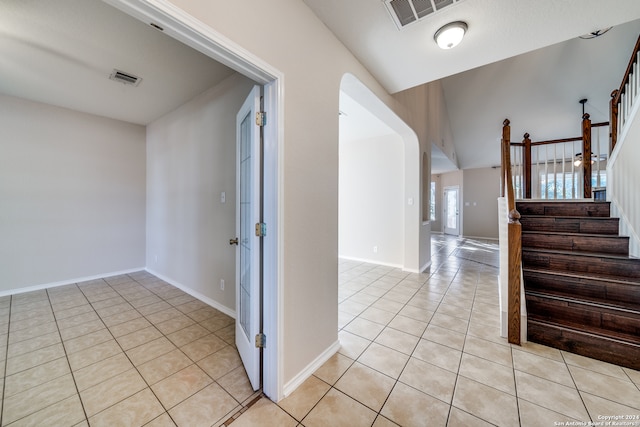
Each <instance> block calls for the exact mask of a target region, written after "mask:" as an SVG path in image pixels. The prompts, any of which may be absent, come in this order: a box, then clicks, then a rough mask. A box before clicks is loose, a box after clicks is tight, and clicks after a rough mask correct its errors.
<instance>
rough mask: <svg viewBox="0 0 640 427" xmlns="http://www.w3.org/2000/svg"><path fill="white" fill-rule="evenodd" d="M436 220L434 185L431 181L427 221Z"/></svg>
mask: <svg viewBox="0 0 640 427" xmlns="http://www.w3.org/2000/svg"><path fill="white" fill-rule="evenodd" d="M435 220H436V183H435V182H433V181H431V191H430V192H429V221H435Z"/></svg>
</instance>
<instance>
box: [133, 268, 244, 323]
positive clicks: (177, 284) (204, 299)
mask: <svg viewBox="0 0 640 427" xmlns="http://www.w3.org/2000/svg"><path fill="white" fill-rule="evenodd" d="M144 270H146V271H147V272H149V273H150V274H153V275H154V276H156V277H157V278H158V279H162V280H164V281H165V282H167V283H169V284H170V285H172V286H175V287H176V288H178V289H180V290H181V291H184V292H186V293H188V294H189V295H191V296H192V297H194V298H197V299H199V300H200V301H202V302H204V303H206V304H208V305H210V306H211V307H213V308H215V309H216V310H218V311H221V312H223V313H224V314H226V315H227V316H229V317H232V318H234V319H235V318H236V311H235V310H231V309H230V308H229V307H227V306H225V305H222V304H220V303H219V302H218V301H216V300H214V299H211V298H209V297H208V296H206V295H203V294H201V293H200V292H198V291H194V290H193V289H191V288H189V287H187V286H185V285H183V284H182V283H180V282H177V281H175V280H173V279H171V278H170V277H166V276H163V275H162V274H160V273H158V272H157V271H153V270H152V269H150V268H145V269H144Z"/></svg>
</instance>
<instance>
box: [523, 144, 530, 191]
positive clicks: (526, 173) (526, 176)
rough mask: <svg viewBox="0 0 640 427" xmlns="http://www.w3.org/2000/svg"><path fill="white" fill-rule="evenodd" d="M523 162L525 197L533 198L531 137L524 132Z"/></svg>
mask: <svg viewBox="0 0 640 427" xmlns="http://www.w3.org/2000/svg"><path fill="white" fill-rule="evenodd" d="M522 144H523V150H522V164H523V165H524V198H525V199H530V198H531V139H529V134H528V133H525V134H524V139H523V140H522Z"/></svg>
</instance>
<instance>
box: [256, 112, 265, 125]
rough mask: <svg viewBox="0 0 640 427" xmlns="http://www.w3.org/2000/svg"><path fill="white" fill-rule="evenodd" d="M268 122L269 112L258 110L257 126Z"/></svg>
mask: <svg viewBox="0 0 640 427" xmlns="http://www.w3.org/2000/svg"><path fill="white" fill-rule="evenodd" d="M266 124H267V113H266V112H264V111H258V112H257V113H256V126H266Z"/></svg>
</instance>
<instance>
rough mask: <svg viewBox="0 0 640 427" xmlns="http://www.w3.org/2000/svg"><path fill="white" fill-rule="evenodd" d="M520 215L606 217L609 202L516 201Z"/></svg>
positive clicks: (609, 213) (608, 211) (609, 209)
mask: <svg viewBox="0 0 640 427" xmlns="http://www.w3.org/2000/svg"><path fill="white" fill-rule="evenodd" d="M516 209H517V210H518V212H520V215H547V216H585V217H591V216H594V217H608V216H610V215H611V206H610V203H609V202H538V201H536V202H517V204H516Z"/></svg>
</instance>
